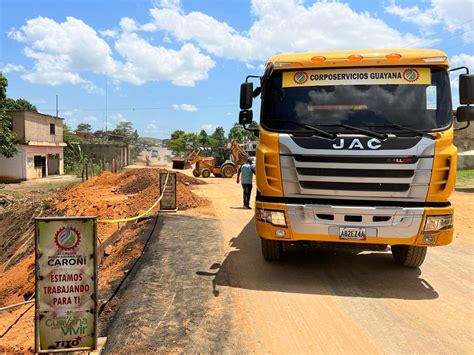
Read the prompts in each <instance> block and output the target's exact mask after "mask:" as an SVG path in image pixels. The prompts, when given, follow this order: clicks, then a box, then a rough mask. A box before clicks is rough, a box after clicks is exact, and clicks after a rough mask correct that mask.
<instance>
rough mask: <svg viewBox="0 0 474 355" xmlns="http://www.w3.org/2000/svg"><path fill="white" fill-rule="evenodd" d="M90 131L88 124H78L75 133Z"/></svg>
mask: <svg viewBox="0 0 474 355" xmlns="http://www.w3.org/2000/svg"><path fill="white" fill-rule="evenodd" d="M90 131H92V126H91V125H90V124H89V123H79V124H78V125H77V128H76V130H75V132H76V133H77V132H90Z"/></svg>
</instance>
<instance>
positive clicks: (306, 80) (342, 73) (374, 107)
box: [262, 68, 453, 134]
mask: <svg viewBox="0 0 474 355" xmlns="http://www.w3.org/2000/svg"><path fill="white" fill-rule="evenodd" d="M262 100H263V102H262V125H263V126H264V127H265V128H267V129H270V130H275V131H280V132H285V131H295V130H298V131H299V130H303V129H300V128H297V129H295V127H297V126H295V124H294V123H291V122H289V121H292V122H297V123H300V124H306V125H311V126H314V127H318V126H320V127H321V126H323V127H325V128H324V129H325V130H326V131H330V132H344V131H347V130H345V129H344V128H341V124H343V125H349V126H353V127H366V128H369V129H371V130H373V131H377V132H392V131H393V125H400V126H404V127H408V128H412V129H416V130H422V131H425V132H429V131H433V130H439V129H443V128H446V127H448V126H449V125H450V124H451V122H452V118H453V117H452V108H451V92H450V85H449V77H448V74H447V72H446V71H445V70H441V69H434V68H433V69H429V68H408V69H407V68H363V69H332V70H307V71H297V72H295V71H292V72H289V71H287V72H283V71H274V72H273V73H272V74H271V75H270V77H268V78H267V79H266V80H264V83H263V92H262ZM407 132H408V131H407ZM407 132H406V133H407ZM352 133H353V132H352ZM397 134H398V132H397ZM407 134H410V133H407Z"/></svg>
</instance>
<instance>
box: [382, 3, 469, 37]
mask: <svg viewBox="0 0 474 355" xmlns="http://www.w3.org/2000/svg"><path fill="white" fill-rule="evenodd" d="M385 11H386V12H387V13H390V14H392V15H396V16H399V17H400V19H401V20H402V21H404V22H410V23H413V24H415V25H418V26H420V27H422V28H423V29H428V28H430V27H433V26H435V25H438V24H442V25H443V26H444V27H445V28H446V30H448V31H450V32H453V33H454V32H456V31H461V32H463V33H462V38H463V40H464V41H465V42H472V41H474V31H473V30H474V3H473V2H472V1H470V0H457V1H452V0H451V1H449V0H431V4H430V7H427V8H425V9H420V8H419V7H418V5H415V6H412V7H402V6H399V5H397V4H396V3H395V1H392V2H391V3H390V5H388V6H386V7H385Z"/></svg>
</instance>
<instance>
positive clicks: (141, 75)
mask: <svg viewBox="0 0 474 355" xmlns="http://www.w3.org/2000/svg"><path fill="white" fill-rule="evenodd" d="M120 28H121V29H122V32H121V34H120V35H118V34H116V33H115V34H114V33H113V30H105V31H102V33H101V34H102V35H103V36H105V35H107V36H113V35H115V36H118V37H117V38H116V40H115V49H116V50H117V52H118V53H119V54H120V55H121V56H122V57H123V58H124V59H125V61H124V62H122V61H120V60H116V59H115V58H114V57H113V52H112V49H111V48H110V47H109V45H108V44H107V42H106V41H105V40H104V39H103V38H101V37H100V36H99V34H98V33H97V32H96V31H95V30H94V29H93V28H92V27H90V26H89V25H87V24H85V23H84V22H83V21H81V20H79V19H76V18H74V17H67V18H66V21H65V22H62V23H59V22H56V21H54V20H52V19H49V18H45V17H37V18H34V19H30V20H28V21H27V22H26V24H25V25H24V26H22V27H21V28H20V29H18V30H16V29H12V30H11V31H10V32H9V33H8V36H9V37H10V38H12V39H14V40H16V41H19V42H21V43H25V48H24V54H25V56H27V57H29V58H30V59H32V60H33V63H34V65H33V68H32V69H31V70H28V71H26V72H25V73H24V74H23V75H22V78H23V79H25V80H27V81H30V82H32V83H41V84H49V85H60V84H65V83H69V84H80V85H82V86H83V87H84V89H85V90H86V91H87V92H90V93H99V94H102V93H103V90H102V89H99V88H97V86H96V85H95V84H94V83H93V82H92V81H90V80H86V79H84V78H83V77H82V76H81V74H82V73H84V72H92V73H95V74H102V75H103V74H106V75H108V76H109V77H110V78H111V79H113V80H120V81H127V82H130V83H133V84H143V83H145V82H147V81H158V80H169V81H171V82H173V83H174V84H175V85H183V86H193V85H194V84H195V82H196V81H198V80H203V79H206V78H207V77H208V71H209V70H210V69H211V68H212V67H214V65H215V63H214V61H213V60H212V59H211V58H210V57H209V56H207V55H204V54H202V53H201V51H200V50H199V49H198V48H196V47H195V46H194V45H193V44H190V43H188V44H184V45H183V46H182V47H181V48H180V49H179V50H174V49H168V48H165V47H157V46H153V45H152V44H150V43H149V42H147V41H146V40H145V39H143V38H140V37H139V36H138V35H137V34H136V33H135V32H134V31H137V30H138V25H137V24H136V22H135V21H134V20H133V19H130V18H127V17H125V18H122V20H121V21H120Z"/></svg>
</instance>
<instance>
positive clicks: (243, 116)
mask: <svg viewBox="0 0 474 355" xmlns="http://www.w3.org/2000/svg"><path fill="white" fill-rule="evenodd" d="M252 121H253V111H252V110H242V111H240V113H239V124H241V125H246V124H250V123H252Z"/></svg>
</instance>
